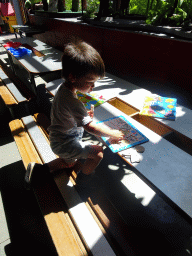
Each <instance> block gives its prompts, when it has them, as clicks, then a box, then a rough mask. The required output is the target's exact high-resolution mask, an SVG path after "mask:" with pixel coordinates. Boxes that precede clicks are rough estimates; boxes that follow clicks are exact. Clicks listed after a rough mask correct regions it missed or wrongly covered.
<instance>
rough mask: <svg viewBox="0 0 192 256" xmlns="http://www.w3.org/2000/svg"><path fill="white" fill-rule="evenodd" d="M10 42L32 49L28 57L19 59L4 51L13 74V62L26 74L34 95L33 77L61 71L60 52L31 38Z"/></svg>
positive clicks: (3, 42) (4, 41)
mask: <svg viewBox="0 0 192 256" xmlns="http://www.w3.org/2000/svg"><path fill="white" fill-rule="evenodd" d="M12 41H13V42H20V43H22V44H23V45H24V46H26V45H27V47H28V46H29V48H32V51H33V52H32V54H31V55H30V56H29V55H25V56H23V57H21V58H16V57H15V56H14V55H13V54H12V53H11V52H10V51H8V50H7V49H6V48H5V49H6V51H7V53H8V57H9V60H10V64H11V67H12V70H13V72H14V73H16V70H15V68H14V63H13V60H15V61H16V62H17V63H18V64H20V65H21V66H22V67H23V68H24V69H25V70H26V71H27V72H28V74H29V80H30V84H31V90H32V91H33V92H34V93H35V94H36V84H35V79H34V77H35V76H39V75H42V74H46V73H50V72H55V71H61V69H62V65H61V57H62V52H61V51H59V50H56V49H54V48H53V47H51V46H49V45H47V44H46V43H44V42H41V41H39V40H37V39H34V38H32V37H26V38H20V39H13V40H12ZM6 42H7V40H3V41H1V43H2V44H5V43H6Z"/></svg>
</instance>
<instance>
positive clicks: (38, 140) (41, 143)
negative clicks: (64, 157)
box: [22, 116, 56, 163]
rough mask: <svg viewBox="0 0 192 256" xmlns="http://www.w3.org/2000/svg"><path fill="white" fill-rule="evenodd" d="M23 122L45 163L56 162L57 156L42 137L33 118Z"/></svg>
mask: <svg viewBox="0 0 192 256" xmlns="http://www.w3.org/2000/svg"><path fill="white" fill-rule="evenodd" d="M22 121H23V123H24V124H25V127H26V129H27V130H28V133H29V135H30V137H31V140H32V141H33V143H34V145H35V147H36V150H37V151H38V152H39V155H40V156H41V158H42V160H43V162H44V163H49V162H51V161H52V160H55V159H56V155H55V154H54V153H53V151H52V150H51V148H50V146H49V144H48V142H47V140H46V138H45V137H44V136H43V135H42V133H41V131H40V130H39V128H38V126H37V124H36V123H35V121H34V119H33V118H32V116H26V117H23V118H22Z"/></svg>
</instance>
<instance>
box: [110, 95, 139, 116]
mask: <svg viewBox="0 0 192 256" xmlns="http://www.w3.org/2000/svg"><path fill="white" fill-rule="evenodd" d="M107 102H108V103H109V104H111V105H112V106H114V107H116V108H117V109H119V110H121V111H122V112H124V113H125V114H126V115H128V116H131V115H133V114H135V113H139V109H137V108H135V107H133V106H131V105H129V104H128V103H126V102H124V101H123V100H121V99H119V98H117V97H114V98H112V99H110V100H108V101H107Z"/></svg>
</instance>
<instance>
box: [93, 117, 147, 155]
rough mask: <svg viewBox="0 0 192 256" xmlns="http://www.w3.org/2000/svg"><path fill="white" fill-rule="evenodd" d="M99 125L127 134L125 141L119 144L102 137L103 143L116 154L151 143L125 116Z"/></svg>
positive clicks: (110, 119)
mask: <svg viewBox="0 0 192 256" xmlns="http://www.w3.org/2000/svg"><path fill="white" fill-rule="evenodd" d="M98 123H103V125H104V126H106V127H108V128H111V129H116V130H120V131H122V132H123V133H124V134H125V139H124V140H122V141H121V142H120V143H119V144H114V142H113V140H112V139H111V138H109V137H102V139H103V141H104V142H105V143H106V144H107V145H108V146H109V148H110V149H111V151H112V152H114V153H116V152H119V151H122V150H124V149H127V148H130V147H133V146H136V145H139V144H141V143H144V142H147V141H149V139H148V138H147V137H146V136H145V135H143V134H142V133H141V132H140V131H139V130H138V129H137V128H136V127H134V126H133V125H132V124H131V123H130V122H129V121H128V120H127V119H126V118H125V117H124V116H118V117H113V118H109V119H107V120H104V121H100V122H98Z"/></svg>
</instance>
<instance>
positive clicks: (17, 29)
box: [12, 25, 44, 38]
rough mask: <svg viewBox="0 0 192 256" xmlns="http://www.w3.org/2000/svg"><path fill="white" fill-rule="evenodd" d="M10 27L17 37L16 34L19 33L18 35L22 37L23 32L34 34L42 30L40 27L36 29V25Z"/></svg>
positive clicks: (28, 34)
mask: <svg viewBox="0 0 192 256" xmlns="http://www.w3.org/2000/svg"><path fill="white" fill-rule="evenodd" d="M12 28H13V30H14V33H15V37H16V38H17V34H19V35H20V37H23V34H25V35H26V36H32V35H34V34H39V33H43V32H44V31H43V30H42V29H38V28H37V27H36V26H27V25H12Z"/></svg>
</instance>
